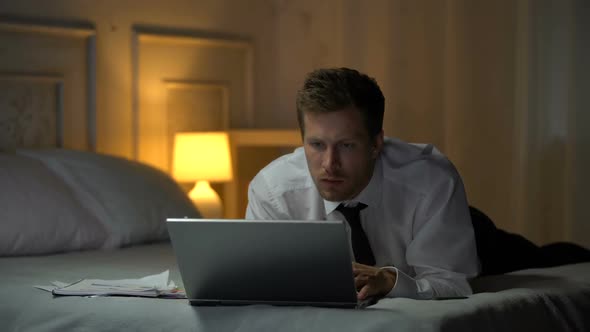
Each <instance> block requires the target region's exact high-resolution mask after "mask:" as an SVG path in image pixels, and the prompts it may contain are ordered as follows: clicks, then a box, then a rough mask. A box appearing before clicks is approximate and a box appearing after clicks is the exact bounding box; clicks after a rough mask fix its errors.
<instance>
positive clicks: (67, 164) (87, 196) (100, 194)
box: [17, 149, 200, 247]
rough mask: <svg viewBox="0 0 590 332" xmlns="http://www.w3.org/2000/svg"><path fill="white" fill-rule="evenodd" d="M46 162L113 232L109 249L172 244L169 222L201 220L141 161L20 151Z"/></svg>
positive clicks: (69, 152)
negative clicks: (139, 244) (167, 223)
mask: <svg viewBox="0 0 590 332" xmlns="http://www.w3.org/2000/svg"><path fill="white" fill-rule="evenodd" d="M17 153H18V154H21V155H26V156H28V157H31V158H35V159H37V160H39V161H41V162H43V163H44V164H45V165H46V166H47V167H48V168H49V169H51V170H52V171H53V172H54V173H55V174H57V176H59V177H60V178H61V179H62V180H63V181H64V182H65V183H66V184H67V185H68V186H69V187H70V188H71V190H72V191H73V192H74V193H75V195H76V197H77V198H78V200H79V201H80V203H81V204H82V205H83V206H84V208H86V210H88V211H89V213H90V214H92V215H93V216H94V217H95V218H96V219H98V220H99V221H100V223H101V225H102V226H104V227H105V229H106V230H107V233H108V238H107V241H106V243H105V247H119V246H127V245H133V244H137V243H143V242H153V241H161V240H166V239H168V232H167V229H166V218H168V217H176V218H181V217H185V216H187V217H192V218H199V217H200V215H199V212H198V211H197V210H196V208H195V206H194V205H193V203H192V202H191V200H190V199H189V198H188V196H187V195H186V194H185V193H184V192H183V191H182V190H181V188H180V187H179V185H178V184H177V183H176V182H174V180H172V179H171V178H170V177H169V176H168V175H167V174H165V173H163V172H161V171H159V170H157V169H155V168H153V167H150V166H147V165H144V164H141V163H139V162H135V161H130V160H127V159H123V158H118V157H112V156H107V155H102V154H96V153H90V152H81V151H73V150H62V149H52V150H39V151H34V150H19V151H17Z"/></svg>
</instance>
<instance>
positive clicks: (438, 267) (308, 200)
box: [246, 138, 479, 299]
mask: <svg viewBox="0 0 590 332" xmlns="http://www.w3.org/2000/svg"><path fill="white" fill-rule="evenodd" d="M248 199H249V202H248V208H247V211H246V218H247V219H286V220H345V219H344V216H343V215H342V214H341V213H340V212H339V211H336V207H338V205H339V204H340V203H341V202H330V201H326V200H324V199H323V198H322V197H321V196H320V194H319V192H318V190H317V188H316V186H315V184H314V182H313V180H312V178H311V176H310V173H309V170H308V168H307V162H306V159H305V154H304V151H303V148H297V149H296V150H295V151H294V152H293V153H291V154H288V155H284V156H282V157H280V158H278V159H276V160H275V161H273V162H272V163H270V164H269V165H268V166H266V167H265V168H264V169H262V170H261V171H260V172H259V173H258V174H257V175H256V177H255V178H254V179H253V180H252V182H251V183H250V187H249V191H248ZM357 202H361V203H364V204H366V205H367V208H365V209H363V210H362V211H361V212H360V216H361V224H362V227H363V229H364V231H365V233H366V234H367V238H368V240H369V243H370V245H371V248H372V250H373V254H374V256H375V261H376V265H377V266H380V267H389V268H393V269H395V270H396V272H397V280H396V283H395V286H394V287H393V289H392V290H391V292H390V293H389V294H388V295H387V296H388V297H408V298H414V299H431V298H435V297H454V296H467V295H470V294H471V288H470V286H469V284H468V282H467V279H468V278H471V277H474V276H476V275H477V273H478V270H479V262H478V258H477V251H476V246H475V236H474V233H473V226H472V224H471V219H470V216H469V209H468V205H467V200H466V197H465V190H464V188H463V182H462V181H461V177H460V176H459V174H458V173H457V170H456V169H455V167H454V166H453V165H452V164H451V162H450V161H449V160H448V159H447V158H446V157H445V156H443V155H442V154H441V153H440V152H439V151H438V150H437V149H436V148H434V147H433V146H432V145H422V144H409V143H406V142H403V141H401V140H397V139H392V138H385V141H384V144H383V149H382V151H381V154H380V156H379V157H378V159H377V161H376V164H375V169H374V172H373V176H372V178H371V180H370V182H369V184H368V185H367V186H366V187H365V188H364V189H363V191H362V192H361V193H360V194H359V195H358V196H357V197H355V198H354V199H352V200H351V201H350V202H345V203H352V204H355V203H357ZM346 225H347V226H348V224H346ZM351 250H352V249H351ZM351 257H354V255H352V256H351Z"/></svg>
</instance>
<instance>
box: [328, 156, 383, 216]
mask: <svg viewBox="0 0 590 332" xmlns="http://www.w3.org/2000/svg"><path fill="white" fill-rule="evenodd" d="M382 183H383V167H382V166H381V156H379V157H378V158H377V161H376V162H375V168H374V169H373V175H372V176H371V180H370V181H369V184H367V186H366V187H365V189H363V191H361V192H360V194H358V195H357V196H356V197H354V198H353V199H351V200H348V201H341V202H332V201H327V200H325V199H324V209H325V211H326V215H329V214H330V213H332V212H334V210H336V208H337V207H338V205H340V204H344V205H345V206H349V205H350V206H356V204H357V203H363V204H366V205H367V206H369V207H371V206H373V207H376V206H379V205H380V204H381V199H380V197H381V184H382Z"/></svg>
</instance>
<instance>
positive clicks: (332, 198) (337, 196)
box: [320, 190, 351, 202]
mask: <svg viewBox="0 0 590 332" xmlns="http://www.w3.org/2000/svg"><path fill="white" fill-rule="evenodd" d="M320 196H322V198H323V199H325V200H326V201H329V202H342V201H345V200H347V199H350V198H351V197H350V195H347V194H345V193H341V192H334V191H326V190H320Z"/></svg>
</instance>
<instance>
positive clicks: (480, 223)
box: [469, 206, 590, 276]
mask: <svg viewBox="0 0 590 332" xmlns="http://www.w3.org/2000/svg"><path fill="white" fill-rule="evenodd" d="M469 212H470V214H471V222H472V223H473V230H474V232H475V241H476V244H477V255H478V256H479V260H480V263H481V274H480V275H482V276H484V275H493V274H502V273H507V272H511V271H516V270H523V269H529V268H543V267H551V266H558V265H565V264H574V263H581V262H590V250H588V249H586V248H584V247H582V246H579V245H577V244H573V243H567V242H558V243H551V244H548V245H544V246H537V245H535V244H534V243H532V242H531V241H529V240H527V239H526V238H524V237H523V236H520V235H518V234H512V233H508V232H506V231H503V230H501V229H498V228H496V226H495V225H494V222H493V221H492V220H491V219H490V218H489V217H488V216H487V215H485V214H484V213H483V212H482V211H480V210H478V209H476V208H474V207H471V206H470V207H469Z"/></svg>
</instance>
